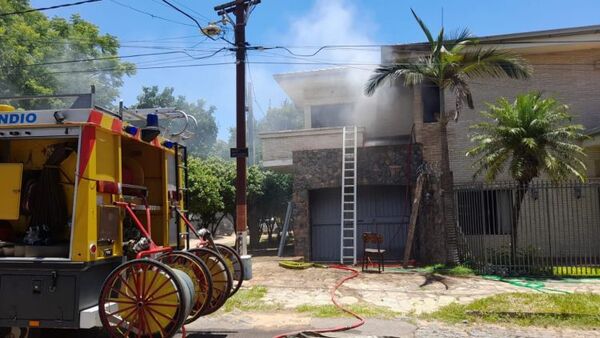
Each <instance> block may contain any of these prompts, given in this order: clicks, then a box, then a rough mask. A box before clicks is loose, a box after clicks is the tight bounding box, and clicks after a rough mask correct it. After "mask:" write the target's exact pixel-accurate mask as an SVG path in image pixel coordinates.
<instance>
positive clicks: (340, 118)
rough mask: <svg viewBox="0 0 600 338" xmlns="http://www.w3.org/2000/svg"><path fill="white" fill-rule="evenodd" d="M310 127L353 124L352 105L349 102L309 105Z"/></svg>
mask: <svg viewBox="0 0 600 338" xmlns="http://www.w3.org/2000/svg"><path fill="white" fill-rule="evenodd" d="M310 116H311V127H312V128H325V127H345V126H351V125H354V124H355V118H354V106H353V105H352V104H349V103H343V104H325V105H318V106H311V107H310Z"/></svg>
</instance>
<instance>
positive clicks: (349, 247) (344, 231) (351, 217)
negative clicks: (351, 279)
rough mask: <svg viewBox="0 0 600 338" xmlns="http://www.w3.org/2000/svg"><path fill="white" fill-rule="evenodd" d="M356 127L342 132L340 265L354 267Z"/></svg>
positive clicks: (346, 128) (347, 128) (345, 128)
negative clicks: (351, 265) (352, 265)
mask: <svg viewBox="0 0 600 338" xmlns="http://www.w3.org/2000/svg"><path fill="white" fill-rule="evenodd" d="M357 142H358V132H357V128H356V126H353V127H344V128H343V130H342V210H341V222H340V225H341V229H340V237H341V238H340V263H342V264H354V265H356V212H357V207H356V185H357V180H356V144H357Z"/></svg>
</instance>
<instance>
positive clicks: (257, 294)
mask: <svg viewBox="0 0 600 338" xmlns="http://www.w3.org/2000/svg"><path fill="white" fill-rule="evenodd" d="M266 294H267V288H266V287H264V286H253V287H251V288H248V289H240V290H239V291H238V292H237V293H236V294H235V295H233V297H231V298H229V299H228V300H227V302H226V303H225V305H224V306H223V310H224V311H225V312H231V311H233V310H234V309H238V310H241V311H274V310H278V309H280V308H281V306H279V305H278V304H272V303H266V302H265V301H264V300H263V298H264V297H265V295H266Z"/></svg>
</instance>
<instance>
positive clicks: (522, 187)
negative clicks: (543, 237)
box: [510, 180, 531, 267]
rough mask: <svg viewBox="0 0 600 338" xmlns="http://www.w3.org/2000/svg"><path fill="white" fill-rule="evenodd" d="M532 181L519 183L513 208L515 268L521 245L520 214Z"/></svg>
mask: <svg viewBox="0 0 600 338" xmlns="http://www.w3.org/2000/svg"><path fill="white" fill-rule="evenodd" d="M530 182H531V180H525V181H521V182H519V183H518V186H517V196H516V197H515V200H514V204H513V206H512V219H511V227H510V251H511V262H512V265H513V267H514V266H515V265H517V263H518V262H517V254H518V253H517V246H518V243H519V234H518V231H519V216H520V215H519V214H520V213H521V205H522V204H523V199H524V198H525V194H527V189H528V188H529V183H530Z"/></svg>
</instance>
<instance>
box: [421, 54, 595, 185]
mask: <svg viewBox="0 0 600 338" xmlns="http://www.w3.org/2000/svg"><path fill="white" fill-rule="evenodd" d="M524 57H526V58H527V59H528V60H529V62H530V63H531V64H532V66H533V68H534V73H533V77H532V78H531V79H529V80H525V81H522V80H507V79H478V80H473V81H471V82H470V85H471V90H472V93H473V99H474V101H475V109H473V110H470V109H468V108H466V109H464V110H463V112H462V114H461V116H460V118H459V121H458V122H457V123H454V122H450V123H449V124H448V138H449V146H450V162H451V168H452V171H453V172H454V180H455V182H467V181H471V180H472V179H473V173H474V170H473V169H472V162H473V161H472V159H471V158H467V157H466V156H465V153H466V151H467V150H468V149H469V148H470V147H472V143H471V142H470V140H469V126H470V125H472V124H473V123H475V122H478V121H481V116H480V114H479V112H481V111H483V110H485V109H486V102H490V103H493V102H495V101H496V100H497V99H498V98H499V97H506V98H508V99H509V100H512V99H514V97H515V96H516V95H517V94H520V93H525V92H528V91H541V92H542V93H544V95H546V96H550V95H552V96H554V97H556V98H557V99H558V100H560V101H561V102H562V103H564V104H567V105H569V106H570V108H571V113H573V114H574V115H575V122H577V123H582V124H583V125H585V126H586V127H588V128H590V127H594V126H597V125H600V63H599V61H600V49H590V50H580V51H571V52H561V53H547V54H534V55H524ZM573 64H578V65H573ZM446 98H447V102H446V106H447V108H446V109H447V110H451V109H453V107H454V101H453V96H452V95H451V93H447V94H446ZM430 132H431V131H430V129H429V128H425V129H423V131H422V133H423V135H424V138H428V137H429V135H430ZM433 136H435V135H433ZM431 152H432V153H434V151H433V150H432V151H431ZM424 153H425V154H427V153H428V151H427V146H425V145H424ZM503 178H508V177H507V176H504V177H503Z"/></svg>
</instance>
